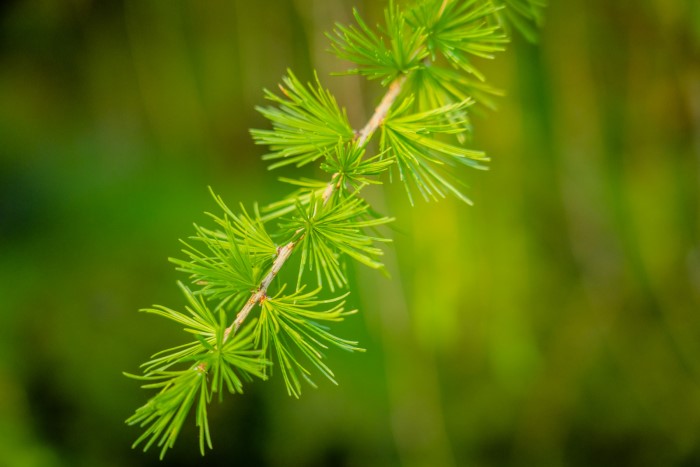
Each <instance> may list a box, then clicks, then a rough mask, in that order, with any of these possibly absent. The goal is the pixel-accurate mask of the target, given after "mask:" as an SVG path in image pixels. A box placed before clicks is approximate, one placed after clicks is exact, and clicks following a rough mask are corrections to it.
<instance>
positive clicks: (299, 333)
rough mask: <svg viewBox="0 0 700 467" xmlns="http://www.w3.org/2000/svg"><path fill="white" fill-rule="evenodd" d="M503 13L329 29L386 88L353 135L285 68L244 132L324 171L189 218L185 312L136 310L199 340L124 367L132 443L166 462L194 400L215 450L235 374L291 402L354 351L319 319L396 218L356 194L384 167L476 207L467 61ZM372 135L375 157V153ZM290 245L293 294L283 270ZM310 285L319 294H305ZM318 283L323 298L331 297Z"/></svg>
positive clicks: (479, 94)
mask: <svg viewBox="0 0 700 467" xmlns="http://www.w3.org/2000/svg"><path fill="white" fill-rule="evenodd" d="M513 3H514V5H516V6H517V8H519V9H518V13H517V14H519V15H521V16H522V15H524V12H525V13H527V12H529V13H528V14H529V15H530V16H527V15H525V17H527V18H535V19H536V18H538V16H537V12H538V11H539V10H536V9H535V7H534V5H538V4H537V3H536V2H535V1H534V0H533V1H531V2H529V3H527V5H530V6H531V8H530V9H525V10H522V11H521V9H520V8H524V7H523V6H522V5H525V4H523V3H521V2H519V1H514V2H513ZM503 8H504V7H503V6H500V7H499V6H496V5H495V4H494V3H492V2H491V1H489V0H452V1H450V0H423V1H419V2H418V3H417V4H416V5H414V7H413V8H409V9H407V10H405V11H404V10H402V9H400V8H399V7H398V6H396V5H395V4H394V3H393V2H390V4H389V6H388V8H387V9H386V11H385V15H384V20H385V21H384V25H383V26H382V27H378V28H377V29H376V30H374V29H372V28H370V27H369V26H368V25H367V24H366V22H365V21H364V20H363V19H362V18H361V17H360V15H359V13H358V12H357V11H355V19H356V22H357V25H355V26H347V27H346V26H342V25H337V27H336V29H335V31H334V33H333V34H331V35H329V37H330V38H331V42H332V47H333V50H334V51H335V53H336V54H337V55H338V56H339V57H340V58H342V59H345V60H350V61H352V62H354V63H355V65H357V67H356V68H353V69H351V70H350V71H349V72H351V73H358V74H361V75H363V76H366V77H367V78H369V79H380V80H381V82H382V84H383V85H386V86H388V90H387V93H386V95H385V96H384V98H383V99H382V101H381V102H380V104H379V105H378V106H377V108H376V110H375V112H374V114H373V115H372V116H371V118H369V121H368V123H367V124H366V125H365V126H364V127H363V128H362V129H361V130H358V131H354V130H353V128H352V126H351V125H350V123H349V121H348V118H347V115H346V113H345V110H344V109H342V108H341V107H340V106H338V104H337V102H336V100H335V98H334V97H333V95H332V94H331V93H330V92H329V91H328V90H326V89H325V88H323V87H322V85H321V84H320V81H319V79H318V77H316V79H315V83H313V84H307V85H304V84H302V83H301V82H300V81H299V80H298V79H297V78H296V77H295V75H294V74H293V73H292V72H291V71H290V72H288V75H287V76H286V77H284V78H283V84H282V85H280V90H281V93H282V96H278V95H276V94H274V93H272V92H269V91H265V97H266V98H267V99H268V100H270V101H271V102H272V103H273V104H275V106H273V107H265V108H258V110H259V111H260V112H261V113H262V115H263V116H265V117H266V118H267V119H268V120H269V121H270V123H271V125H272V129H262V130H261V129H256V130H252V131H251V134H252V136H253V138H254V139H255V141H256V143H257V144H261V145H266V146H269V148H270V150H271V152H270V153H268V154H266V155H265V156H263V157H264V159H266V160H270V161H273V163H272V164H271V165H270V168H278V167H283V166H288V165H295V166H297V167H299V166H303V165H306V164H309V163H312V162H315V161H317V160H319V159H322V162H321V164H320V168H321V170H322V171H324V172H326V173H327V174H328V175H329V179H328V180H325V181H321V180H314V179H308V178H301V179H292V178H286V177H284V178H281V180H282V181H284V182H286V183H289V184H291V185H293V186H294V187H296V190H295V191H294V192H292V193H291V194H290V195H289V196H287V197H286V198H284V199H282V200H280V201H278V202H275V203H272V204H271V205H269V206H267V207H265V208H263V209H262V210H258V208H257V206H255V207H254V208H253V210H252V213H251V212H249V211H247V210H246V209H245V208H243V207H242V206H241V209H240V212H238V213H234V212H233V211H232V210H231V209H229V208H228V206H227V205H226V204H225V203H224V202H223V200H222V199H221V198H220V197H218V196H216V195H214V194H213V193H212V195H213V196H214V199H215V201H216V203H217V204H218V205H219V208H220V209H221V211H222V212H223V214H221V215H215V214H209V217H210V220H211V221H212V223H213V226H212V227H201V226H198V225H195V234H194V235H193V236H192V237H190V238H189V239H188V240H187V241H186V242H185V241H183V242H182V243H183V245H184V248H183V250H182V252H183V254H184V257H183V258H177V259H171V261H172V262H173V263H174V264H175V265H176V266H177V269H178V270H179V271H181V272H184V273H185V274H186V275H187V276H188V277H189V279H190V282H191V286H192V287H193V288H194V290H190V288H188V287H186V286H184V285H182V284H181V289H182V291H183V294H184V295H185V298H186V300H187V302H188V305H187V306H186V307H185V312H179V311H175V310H172V309H170V308H166V307H163V306H159V305H156V306H154V307H152V308H149V309H146V310H144V311H145V312H147V313H151V314H155V315H158V316H161V317H164V318H167V319H169V320H171V321H174V322H176V323H178V324H180V325H182V326H183V327H184V330H185V331H186V332H187V333H188V335H189V336H190V338H193V340H191V341H190V342H188V343H186V344H183V345H180V346H178V347H174V348H171V349H168V350H166V351H163V352H161V353H158V354H156V355H154V356H153V357H152V358H151V360H150V361H148V362H146V363H145V364H144V365H143V375H142V376H132V377H134V378H137V379H140V380H143V381H146V383H147V384H145V385H144V387H145V388H149V389H156V390H158V391H159V392H158V393H157V394H156V395H155V396H153V397H152V398H151V400H150V401H148V402H147V403H146V404H145V405H144V406H143V407H141V408H140V409H138V410H137V411H136V413H135V414H134V415H133V416H132V417H130V418H129V419H128V420H127V422H128V423H129V424H132V425H134V424H136V425H139V426H141V427H142V428H144V433H143V434H142V435H141V437H139V438H138V439H137V441H136V443H135V445H138V444H141V443H144V449H148V448H149V447H150V446H152V445H154V444H156V445H157V446H159V447H160V448H161V457H162V456H163V455H164V454H165V452H166V451H167V449H168V448H170V447H172V446H173V443H174V442H175V440H176V438H177V436H178V433H179V432H180V429H181V427H182V424H183V423H184V421H185V419H186V417H187V414H188V412H189V411H190V410H191V409H192V407H194V411H195V421H196V424H197V426H198V427H199V429H200V449H201V450H202V452H204V448H205V446H209V447H210V448H211V439H210V436H209V428H208V423H207V410H208V404H209V402H210V401H211V398H212V395H213V394H215V393H218V394H219V398H221V397H222V395H223V393H224V392H225V391H224V389H225V390H226V391H228V392H229V393H241V392H242V391H243V385H244V382H250V381H252V380H253V379H255V378H259V379H267V377H268V376H269V375H271V374H272V373H273V371H274V369H275V368H277V369H278V370H279V372H280V373H281V374H282V378H283V380H284V382H285V386H286V389H287V392H288V393H289V394H290V395H292V396H295V397H299V396H300V394H301V388H302V381H307V382H308V383H309V384H311V385H312V386H314V383H313V381H312V379H311V376H312V371H317V372H319V373H320V374H321V375H323V376H325V377H326V378H327V379H329V380H330V381H332V382H333V383H335V382H336V381H335V376H334V374H333V372H332V370H331V369H330V367H329V366H328V365H327V364H326V362H325V354H324V352H326V351H327V350H329V349H330V348H331V347H337V348H340V349H343V350H347V351H358V350H361V349H360V348H359V347H358V346H357V345H358V344H357V342H355V341H351V340H346V339H342V338H339V337H337V336H335V335H334V334H333V333H331V331H330V329H329V328H328V327H326V325H328V324H332V323H337V322H339V321H341V320H342V319H344V317H345V316H347V315H349V314H351V313H354V310H353V311H349V312H348V311H345V308H344V304H345V298H346V297H347V295H348V293H349V292H345V293H342V294H341V295H340V296H338V295H337V292H336V291H337V290H338V289H343V288H345V287H347V285H348V282H349V281H348V278H347V275H346V268H345V264H346V261H348V260H349V259H352V260H355V261H357V262H359V263H361V264H364V265H365V266H368V267H370V268H372V269H377V270H383V264H382V263H381V261H380V258H381V256H382V254H383V251H382V250H381V249H380V248H379V246H378V245H379V244H382V243H386V242H388V241H390V240H389V239H388V238H385V237H384V235H383V234H382V233H381V229H382V228H383V226H384V225H385V224H387V223H389V222H391V221H392V220H393V219H392V218H390V217H387V216H383V215H379V214H377V213H375V212H374V211H373V210H372V208H371V206H370V205H369V204H368V203H367V201H365V200H364V199H363V198H362V197H361V195H362V190H363V189H364V188H365V187H366V186H368V185H372V184H375V185H376V184H381V183H383V181H384V180H383V177H384V173H385V172H389V179H392V178H398V180H400V181H401V182H402V183H404V185H405V187H406V191H407V193H408V195H409V199H410V201H411V203H413V201H414V200H413V195H412V193H413V191H414V190H416V189H417V190H418V192H419V193H420V194H421V195H422V197H423V198H424V199H426V200H437V199H439V198H443V197H445V196H446V195H447V194H452V195H454V196H456V197H457V198H459V199H461V200H463V201H465V202H468V203H469V202H470V201H469V199H468V198H467V196H466V195H465V194H464V192H463V187H462V184H461V182H460V176H459V173H458V172H456V170H457V169H459V167H471V168H476V169H484V168H485V166H484V163H485V162H487V161H488V158H487V157H486V156H485V154H484V153H483V152H481V151H478V150H474V149H470V148H467V147H465V146H464V143H465V141H467V139H468V138H467V137H468V136H470V134H471V124H470V115H469V112H470V109H471V106H472V105H473V104H474V103H479V104H480V105H481V106H482V107H489V108H492V107H493V106H494V104H493V97H494V96H496V95H499V92H498V91H495V90H494V89H493V88H491V87H490V86H489V85H488V84H486V83H484V82H482V81H483V80H484V76H483V75H482V74H481V73H480V72H479V71H478V69H477V67H476V65H475V64H474V63H473V60H474V59H484V58H492V57H493V54H494V53H495V52H497V51H501V50H503V44H505V43H506V42H507V38H506V36H505V34H504V32H503V28H502V27H501V21H502V11H503ZM507 8H508V7H507V6H506V9H507ZM377 132H378V133H380V135H381V136H380V141H379V151H378V152H373V151H374V145H372V144H370V140H371V138H372V137H373V136H374V135H375V134H376V133H377ZM395 173H398V177H394V174H395ZM297 252H299V253H298V255H297V256H298V272H297V274H296V284H295V286H294V287H290V286H288V285H287V284H286V283H285V281H284V280H283V279H282V277H279V276H278V275H279V274H280V273H281V272H282V270H283V268H284V266H285V264H286V263H287V261H288V260H289V259H290V258H291V257H292V256H294V255H296V254H297ZM310 281H312V282H315V283H316V285H317V288H316V289H315V290H313V291H312V292H305V290H306V289H305V287H306V284H307V283H308V282H310ZM328 292H330V293H331V294H332V295H333V296H331V297H330V298H327V294H328ZM130 376H131V375H130Z"/></svg>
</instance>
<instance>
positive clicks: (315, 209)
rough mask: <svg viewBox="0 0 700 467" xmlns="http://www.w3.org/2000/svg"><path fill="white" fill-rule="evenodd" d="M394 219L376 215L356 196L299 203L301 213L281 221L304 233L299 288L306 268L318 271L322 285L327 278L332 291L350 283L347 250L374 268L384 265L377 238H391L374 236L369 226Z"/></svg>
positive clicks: (289, 229) (289, 228) (288, 229)
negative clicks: (346, 271) (343, 259)
mask: <svg viewBox="0 0 700 467" xmlns="http://www.w3.org/2000/svg"><path fill="white" fill-rule="evenodd" d="M392 220H393V219H391V218H388V217H380V218H376V219H374V218H372V217H371V216H370V210H369V205H368V204H367V203H366V202H365V201H364V200H362V199H361V198H356V197H352V198H348V199H346V200H343V201H341V202H338V203H325V204H324V203H323V201H322V200H320V199H318V198H312V200H311V202H310V203H308V204H307V205H306V206H302V205H299V206H298V208H297V215H296V216H294V217H292V218H291V219H290V220H289V221H287V222H286V223H284V224H282V225H281V228H282V229H284V230H286V231H288V232H290V233H298V234H300V236H301V238H300V239H299V247H300V248H301V262H300V265H299V276H298V277H299V279H298V282H297V288H298V287H299V286H300V285H301V282H302V276H303V273H304V271H305V270H306V268H308V270H309V271H313V272H315V273H316V280H317V282H318V286H319V287H323V285H324V278H325V283H326V284H327V285H328V287H329V288H330V290H331V291H335V287H336V286H337V287H343V286H344V285H346V284H347V278H346V277H345V274H344V272H343V268H342V264H341V255H343V254H345V255H347V256H350V257H351V258H353V259H355V260H357V261H359V262H360V263H362V264H364V265H366V266H369V267H370V268H373V269H381V268H382V267H383V265H382V263H380V262H379V261H377V259H376V258H377V257H379V256H381V255H382V254H383V253H382V250H380V249H379V248H377V247H376V246H374V242H387V241H389V240H388V239H385V238H381V237H373V236H370V235H368V234H367V233H366V230H367V229H369V228H373V227H377V226H379V225H382V224H386V223H388V222H391V221H392Z"/></svg>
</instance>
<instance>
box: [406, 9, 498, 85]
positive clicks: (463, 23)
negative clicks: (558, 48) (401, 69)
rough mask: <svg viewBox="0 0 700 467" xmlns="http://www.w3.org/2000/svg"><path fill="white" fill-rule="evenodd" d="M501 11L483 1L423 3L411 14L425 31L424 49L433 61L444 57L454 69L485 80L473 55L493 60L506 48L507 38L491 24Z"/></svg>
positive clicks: (414, 20) (413, 19)
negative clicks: (495, 55) (474, 62)
mask: <svg viewBox="0 0 700 467" xmlns="http://www.w3.org/2000/svg"><path fill="white" fill-rule="evenodd" d="M497 11H498V8H496V7H495V6H494V5H493V4H492V3H491V2H485V1H480V0H466V1H447V2H445V1H443V0H432V1H425V2H422V3H420V4H419V5H418V6H417V7H416V8H414V9H412V10H411V11H410V15H409V17H410V20H411V24H413V25H414V26H415V27H417V28H423V30H424V34H425V46H426V48H427V49H428V51H429V52H430V55H431V57H432V59H433V61H434V60H435V59H436V56H437V55H438V54H440V55H442V56H443V57H444V58H445V59H446V60H447V61H448V62H449V63H451V64H452V65H453V66H455V67H458V68H461V69H462V70H464V71H466V72H467V73H470V74H473V75H475V76H477V77H478V78H479V79H480V80H482V81H483V80H484V79H485V78H484V75H483V74H481V73H480V72H479V70H477V68H476V67H475V66H474V64H473V63H472V61H471V59H470V58H469V57H470V55H471V56H475V57H481V58H488V59H491V58H493V57H494V55H493V54H494V53H495V52H501V51H503V50H505V49H504V47H503V45H502V44H504V43H506V42H508V38H507V37H506V36H505V34H504V33H503V31H502V29H501V27H500V26H499V25H498V24H493V21H490V20H491V19H492V18H493V17H494V14H495V13H496V12H497Z"/></svg>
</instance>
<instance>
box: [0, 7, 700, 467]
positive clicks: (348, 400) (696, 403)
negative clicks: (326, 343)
mask: <svg viewBox="0 0 700 467" xmlns="http://www.w3.org/2000/svg"><path fill="white" fill-rule="evenodd" d="M383 4H384V2H377V1H371V0H365V1H361V0H288V1H282V0H258V1H254V2H252V1H248V0H231V1H223V0H220V1H211V2H196V1H173V2H166V1H156V0H124V1H99V2H98V1H90V0H64V1H52V0H34V1H5V2H2V3H0V337H1V338H0V466H3V467H4V466H9V467H14V466H18V467H24V466H37V467H39V466H42V467H43V466H47V467H53V466H115V467H117V466H146V465H162V466H178V465H211V466H215V465H240V466H479V467H487V466H493V467H496V466H545V467H549V466H553V467H556V466H616V467H619V466H635V467H643V466H686V467H690V466H700V308H699V305H700V230H699V227H700V226H699V222H700V219H699V214H700V211H699V210H700V183H699V182H700V4H699V3H698V2H697V1H695V0H636V1H629V0H628V1H626V0H614V1H612V0H566V1H557V0H552V1H551V6H550V8H548V10H547V12H546V26H545V27H544V29H543V30H542V33H541V37H540V44H539V45H537V46H533V45H530V44H528V43H527V42H526V41H524V40H523V39H522V38H520V37H516V38H515V40H514V41H513V43H512V44H511V46H510V49H509V51H508V52H507V53H504V54H501V55H499V56H498V57H497V60H495V61H493V62H489V63H485V64H484V65H483V67H484V69H485V71H486V73H487V76H488V77H489V78H490V80H491V83H492V84H494V85H496V86H498V87H500V88H502V89H505V90H506V91H507V96H506V97H505V98H503V99H500V100H499V110H498V112H496V113H489V114H486V115H484V116H482V117H477V118H476V120H475V126H476V136H475V140H474V142H473V144H474V146H475V147H477V148H480V149H484V150H486V151H487V152H488V153H489V154H490V155H491V157H492V158H493V163H492V165H491V171H490V172H486V173H481V172H479V173H472V174H468V183H469V184H470V189H469V195H470V197H471V198H473V199H474V200H475V202H476V204H475V206H474V207H468V206H466V205H464V204H461V203H459V202H458V201H456V200H447V201H445V202H442V203H439V204H435V203H418V205H417V206H416V207H415V208H411V207H410V206H409V204H408V202H407V201H406V199H405V196H404V195H403V192H402V189H401V188H400V187H396V186H390V187H388V188H387V190H386V191H385V192H384V193H382V194H378V195H375V199H374V200H373V202H374V203H376V205H377V206H379V207H380V208H381V209H382V210H384V211H386V212H389V213H391V214H392V215H395V216H396V217H397V218H398V221H397V226H396V232H395V234H394V237H395V242H394V244H393V246H392V247H391V248H390V249H389V251H388V264H389V268H390V270H391V273H392V276H393V277H392V279H391V280H389V279H386V278H384V277H383V276H381V275H379V274H376V273H375V272H373V271H369V270H365V269H360V268H359V267H358V268H357V269H356V274H355V275H354V278H355V279H354V285H353V289H354V290H356V293H355V294H354V295H353V298H352V301H353V303H352V305H354V306H358V307H359V308H360V309H361V310H362V313H361V314H359V315H357V316H355V317H353V318H351V319H350V320H349V321H348V322H347V323H345V324H344V325H343V326H341V329H340V331H339V332H340V333H341V334H343V335H346V336H351V337H357V338H359V339H360V341H361V343H362V344H363V345H364V346H365V347H366V348H367V350H368V351H367V352H366V353H365V354H360V355H357V354H344V353H342V352H332V353H331V355H330V360H329V361H330V364H331V365H332V367H333V368H334V369H335V371H336V374H337V376H338V379H339V381H340V382H341V384H340V386H338V387H335V386H333V385H331V384H330V383H327V382H321V384H320V388H319V389H318V390H307V391H306V393H305V394H304V395H303V397H302V398H301V399H300V400H298V401H297V400H294V399H290V398H288V397H287V396H286V393H285V391H284V388H283V385H282V383H281V381H279V380H278V379H275V380H273V381H271V382H269V383H264V384H261V383H257V384H253V385H251V386H249V388H248V391H247V393H246V394H245V395H243V396H235V397H229V398H227V399H226V400H225V402H224V403H223V404H220V405H219V404H214V405H213V408H212V411H211V414H212V415H211V419H212V431H213V437H214V440H213V441H214V445H215V449H214V451H212V452H210V453H209V454H207V456H206V457H205V458H204V459H202V458H201V457H200V455H199V452H198V448H197V445H196V443H197V441H196V433H195V431H194V430H193V429H192V428H191V427H190V428H188V429H186V430H185V431H184V432H183V433H182V435H181V438H180V440H179V442H178V444H177V446H176V448H175V449H174V450H173V451H172V452H171V453H170V454H169V455H168V456H167V457H166V460H165V461H163V462H158V461H157V452H156V451H153V452H148V453H146V454H143V453H142V452H141V451H140V450H135V451H134V450H131V449H130V444H131V442H132V441H133V440H134V439H135V437H136V436H137V435H138V433H139V431H138V430H137V429H136V428H131V427H128V426H126V425H125V424H124V419H125V418H127V417H128V416H129V415H130V414H131V413H132V411H133V410H134V409H135V408H136V407H137V406H139V405H140V404H142V403H143V402H144V401H145V398H146V396H147V394H146V392H145V391H142V390H140V389H139V388H138V383H137V382H135V381H132V380H128V379H126V378H125V377H123V376H122V374H121V372H122V371H132V372H135V371H137V366H138V364H139V363H141V362H142V361H143V360H145V359H146V358H147V357H148V356H149V355H150V354H151V353H152V352H154V351H156V350H160V349H161V348H164V347H167V346H171V345H175V344H178V343H180V342H182V338H183V336H182V333H181V331H180V330H179V329H178V327H177V326H175V325H172V324H170V323H166V322H164V321H163V320H161V319H159V318H156V317H151V316H147V315H143V314H139V313H137V310H138V309H139V308H142V307H144V306H149V305H151V304H153V303H160V304H164V305H168V306H172V307H179V306H181V305H182V304H183V298H182V297H181V296H180V294H179V291H178V289H177V288H176V287H175V281H176V280H178V279H181V277H180V275H179V274H178V273H177V272H175V271H174V269H173V267H172V265H171V264H169V263H168V262H167V260H166V258H167V257H169V256H176V255H177V253H178V250H179V245H178V240H177V239H178V238H183V237H186V236H188V235H190V233H191V232H192V227H191V224H192V222H200V223H205V222H206V217H205V216H204V214H203V211H207V210H212V209H215V206H214V203H213V201H212V200H211V198H210V197H209V194H208V192H207V186H208V185H211V186H212V187H213V188H214V189H215V190H216V191H217V192H218V193H220V194H221V195H222V196H223V197H224V199H226V200H227V201H228V202H229V204H231V205H234V206H235V205H236V204H237V203H238V202H243V203H245V204H246V205H248V206H250V205H252V203H254V202H260V203H263V204H264V203H266V202H271V201H275V200H277V199H279V198H280V197H281V196H282V195H283V194H285V193H286V192H287V190H288V188H287V187H285V186H283V185H282V184H281V183H279V182H277V181H276V177H277V176H278V175H282V174H283V173H279V174H275V173H271V172H268V171H267V170H266V168H265V165H264V164H263V163H262V162H261V161H260V155H261V154H262V153H263V149H262V148H260V147H256V146H254V145H253V144H252V142H251V139H250V137H249V135H248V133H247V130H248V128H250V127H261V126H264V125H265V122H264V121H262V119H261V117H260V116H259V115H258V114H257V113H256V112H255V110H254V106H255V105H260V104H262V103H263V100H262V88H264V87H268V88H274V87H275V85H276V83H277V82H278V81H279V79H280V78H281V77H282V75H283V74H284V72H285V69H286V68H287V67H290V68H291V69H293V70H294V71H295V73H297V75H299V76H300V77H302V78H305V79H308V78H310V77H311V76H312V74H311V70H312V68H317V69H318V70H319V72H320V75H321V77H322V79H323V81H324V83H325V84H326V85H327V86H328V87H330V88H331V89H332V90H334V91H335V92H336V93H337V96H338V100H339V101H340V102H341V103H342V104H343V105H345V106H347V107H348V111H349V114H350V116H351V120H352V122H353V123H354V124H355V125H356V126H358V127H359V126H360V125H361V124H362V122H363V121H364V120H365V119H366V118H367V115H368V114H369V112H370V111H371V109H372V105H373V103H374V102H376V98H377V96H379V95H380V90H379V89H378V88H377V87H376V84H375V83H366V82H363V81H362V80H359V79H356V78H354V77H329V76H328V74H329V73H330V72H332V71H338V70H340V69H342V67H343V64H341V63H339V62H338V61H336V60H335V58H334V57H333V56H331V55H330V54H328V53H327V51H326V49H327V48H328V43H327V41H326V39H325V37H324V35H323V34H324V32H325V31H328V30H330V29H332V27H333V23H334V22H335V21H340V22H343V23H348V22H350V20H351V16H350V14H351V8H352V7H353V6H357V7H358V8H360V10H361V11H363V12H364V13H365V15H366V17H368V18H369V19H370V22H375V21H378V20H379V19H380V17H381V8H382V7H383Z"/></svg>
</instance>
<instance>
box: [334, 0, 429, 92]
mask: <svg viewBox="0 0 700 467" xmlns="http://www.w3.org/2000/svg"><path fill="white" fill-rule="evenodd" d="M353 14H354V16H355V20H356V21H357V26H343V25H342V24H336V29H335V31H334V33H333V34H328V37H329V38H330V40H331V43H332V47H333V51H334V52H335V54H336V55H337V56H338V57H339V58H340V59H342V60H347V61H350V62H353V63H355V64H356V65H357V68H353V69H350V70H348V71H347V73H350V74H353V73H354V74H361V75H363V76H367V77H368V78H370V79H381V80H382V84H383V85H387V84H389V83H390V82H391V81H393V80H394V79H395V78H396V77H397V76H399V75H400V74H402V73H408V72H410V71H412V70H415V69H416V68H418V67H420V66H422V65H421V62H422V60H423V59H424V58H425V57H427V55H428V51H427V50H426V49H425V47H424V46H423V40H424V35H423V31H422V30H421V29H410V28H408V27H407V24H406V18H405V16H404V15H403V13H402V12H401V11H400V10H399V8H398V7H397V6H394V5H393V2H392V3H390V6H389V8H387V9H386V10H385V13H384V17H385V30H384V31H379V32H376V31H373V30H372V29H371V28H370V27H369V26H367V24H366V23H365V22H364V21H363V20H362V18H361V17H360V14H359V12H358V11H357V10H354V12H353Z"/></svg>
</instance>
